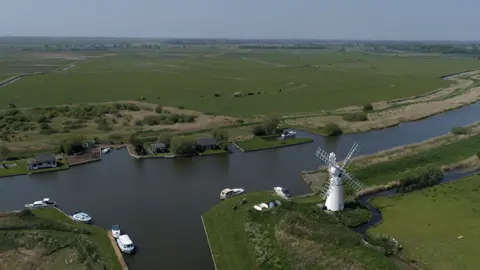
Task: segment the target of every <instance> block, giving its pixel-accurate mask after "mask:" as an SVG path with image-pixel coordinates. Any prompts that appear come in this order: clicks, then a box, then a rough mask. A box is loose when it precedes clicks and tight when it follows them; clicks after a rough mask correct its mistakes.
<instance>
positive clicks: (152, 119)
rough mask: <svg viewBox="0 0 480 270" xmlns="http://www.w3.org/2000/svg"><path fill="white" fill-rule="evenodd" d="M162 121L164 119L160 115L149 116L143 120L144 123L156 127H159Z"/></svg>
mask: <svg viewBox="0 0 480 270" xmlns="http://www.w3.org/2000/svg"><path fill="white" fill-rule="evenodd" d="M162 120H163V118H162V116H160V115H147V116H145V117H144V118H143V123H144V124H147V125H149V126H156V125H159V124H160V122H161V121H162Z"/></svg>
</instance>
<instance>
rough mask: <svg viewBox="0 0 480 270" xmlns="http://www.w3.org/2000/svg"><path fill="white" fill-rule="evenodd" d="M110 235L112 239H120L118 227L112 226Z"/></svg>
mask: <svg viewBox="0 0 480 270" xmlns="http://www.w3.org/2000/svg"><path fill="white" fill-rule="evenodd" d="M112 235H113V237H114V238H118V237H120V225H113V226H112Z"/></svg>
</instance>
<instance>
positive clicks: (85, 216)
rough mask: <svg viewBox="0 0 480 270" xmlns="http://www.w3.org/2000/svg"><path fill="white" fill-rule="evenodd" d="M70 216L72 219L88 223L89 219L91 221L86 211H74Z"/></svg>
mask: <svg viewBox="0 0 480 270" xmlns="http://www.w3.org/2000/svg"><path fill="white" fill-rule="evenodd" d="M71 217H72V219H73V220H75V221H78V222H82V223H90V221H92V218H91V217H90V216H89V215H88V214H87V213H84V212H80V211H77V212H74V213H73V214H72V215H71Z"/></svg>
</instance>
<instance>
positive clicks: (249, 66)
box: [0, 47, 480, 116]
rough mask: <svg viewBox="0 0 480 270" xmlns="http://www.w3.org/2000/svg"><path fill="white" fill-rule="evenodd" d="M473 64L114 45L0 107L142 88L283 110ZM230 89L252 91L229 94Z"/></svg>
mask: <svg viewBox="0 0 480 270" xmlns="http://www.w3.org/2000/svg"><path fill="white" fill-rule="evenodd" d="M12 61H13V60H12ZM478 67H480V62H479V61H475V60H472V59H468V58H452V59H448V58H435V57H424V58H422V57H412V58H410V57H395V56H380V55H378V56H375V55H364V54H361V53H356V52H351V53H337V52H325V51H323V52H322V51H313V50H305V51H301V52H299V53H292V52H291V51H276V50H275V51H272V50H241V49H229V50H225V49H222V50H215V49H209V48H205V47H204V48H195V49H191V48H187V49H185V50H182V49H159V50H150V51H148V52H145V53H142V52H140V51H139V52H136V53H134V52H128V53H125V52H118V53H117V55H116V56H109V57H104V58H101V59H92V60H90V61H89V62H87V63H82V64H79V65H77V66H76V67H74V68H72V69H69V70H67V71H62V72H56V73H49V74H45V75H42V76H32V77H27V78H24V79H22V80H20V81H18V82H16V83H14V84H12V85H9V86H8V88H5V89H2V99H1V100H0V108H5V107H6V106H8V104H10V103H14V104H16V105H17V106H20V107H24V106H47V105H59V104H70V103H71V104H75V103H87V102H101V101H116V100H138V98H139V97H140V96H144V97H145V98H146V99H147V101H149V102H153V103H157V104H160V105H164V106H184V107H186V108H189V109H195V110H199V111H202V112H210V113H216V114H223V115H234V116H250V115H258V114H265V113H269V112H279V113H282V114H288V113H295V112H311V111H319V110H324V109H333V108H338V107H343V106H347V105H363V104H365V103H368V102H372V101H378V100H389V99H394V98H400V97H406V96H412V95H416V94H420V93H424V92H427V91H431V90H433V89H436V88H438V87H443V86H447V85H449V82H447V81H444V80H441V79H440V78H439V77H440V76H441V75H445V74H448V73H453V72H459V71H463V70H465V69H473V68H478ZM0 74H1V72H0ZM235 92H244V93H248V92H251V94H252V95H245V96H242V97H236V98H234V97H232V95H233V94H234V93H235ZM216 93H217V96H215V94H216ZM339 97H343V98H339Z"/></svg>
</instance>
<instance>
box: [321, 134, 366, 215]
mask: <svg viewBox="0 0 480 270" xmlns="http://www.w3.org/2000/svg"><path fill="white" fill-rule="evenodd" d="M357 153H358V144H357V143H354V144H353V146H352V149H350V152H348V154H347V157H346V158H345V160H344V161H343V164H342V166H340V165H339V164H337V158H336V156H335V153H333V152H331V153H330V154H328V153H327V152H326V151H325V150H323V149H322V148H320V147H319V148H318V150H317V152H316V154H315V155H316V156H317V157H318V158H320V159H321V160H323V161H324V162H325V163H326V164H327V165H328V172H329V173H330V178H329V181H328V182H327V183H326V184H325V186H324V187H323V190H322V191H321V195H322V196H323V198H324V199H326V202H325V206H326V207H327V209H328V210H330V211H341V210H343V187H342V179H343V180H344V182H346V183H347V184H349V185H350V186H351V187H352V188H353V189H355V190H356V191H357V192H358V191H360V190H362V189H363V188H365V185H364V184H363V183H362V182H360V181H359V180H357V179H356V178H355V177H354V176H353V175H351V174H350V173H348V172H347V170H346V169H347V167H348V166H349V165H350V163H352V158H353V156H354V155H356V154H357Z"/></svg>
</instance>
